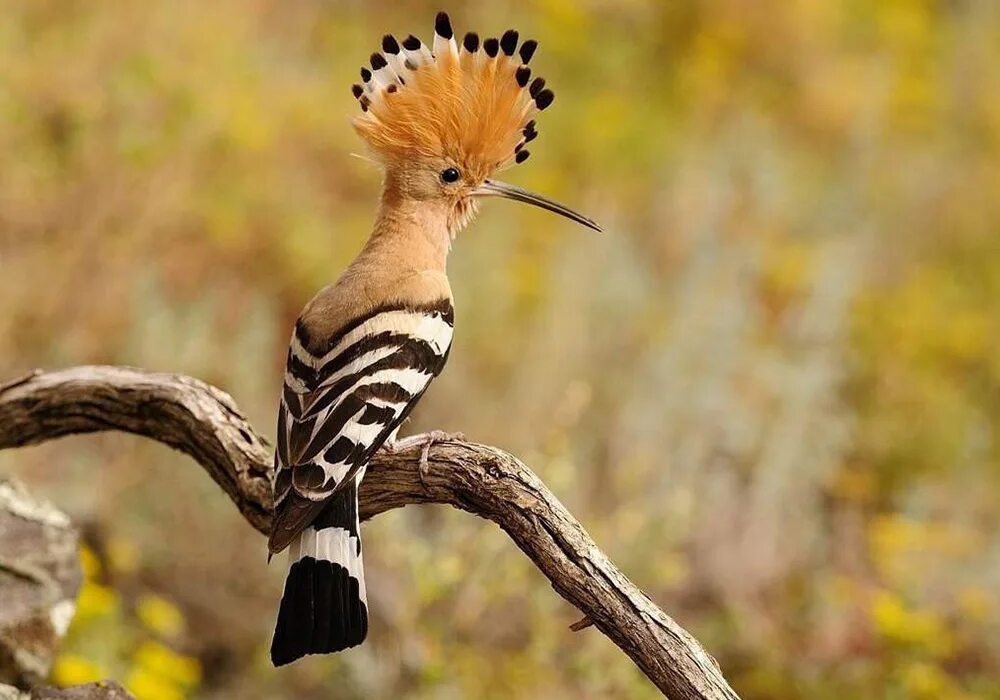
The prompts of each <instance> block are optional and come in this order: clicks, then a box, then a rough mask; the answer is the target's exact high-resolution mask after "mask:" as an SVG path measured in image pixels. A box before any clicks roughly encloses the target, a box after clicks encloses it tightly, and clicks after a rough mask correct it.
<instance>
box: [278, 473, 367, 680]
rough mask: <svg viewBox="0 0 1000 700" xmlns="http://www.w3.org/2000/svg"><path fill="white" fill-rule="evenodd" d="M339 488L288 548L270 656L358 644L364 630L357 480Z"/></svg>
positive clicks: (287, 657)
mask: <svg viewBox="0 0 1000 700" xmlns="http://www.w3.org/2000/svg"><path fill="white" fill-rule="evenodd" d="M363 474H364V472H363V470H362V472H359V475H358V477H356V480H355V482H354V483H351V484H348V485H347V487H345V488H344V489H342V490H340V491H339V492H338V493H337V495H336V496H334V497H333V498H331V499H330V503H329V504H328V505H327V507H326V508H325V509H324V510H323V512H322V513H321V514H320V516H319V517H318V518H317V519H316V520H315V521H314V522H313V524H312V525H310V526H309V527H307V528H306V529H305V530H303V531H302V532H301V533H300V534H299V535H298V536H297V537H296V538H295V539H294V540H293V541H292V544H291V545H290V547H289V556H288V559H289V568H288V576H287V577H286V578H285V592H284V595H283V596H282V598H281V607H280V608H279V609H278V622H277V624H276V625H275V630H274V641H273V643H272V645H271V660H272V661H273V662H274V665H275V666H281V665H283V664H287V663H290V662H292V661H295V660H296V659H298V658H300V657H302V656H304V655H306V654H326V653H331V652H335V651H341V650H342V649H347V648H349V647H353V646H357V645H358V644H360V643H361V642H363V641H364V640H365V636H366V635H367V634H368V596H367V595H366V591H365V575H364V569H363V567H362V563H361V537H360V536H359V531H358V507H357V505H358V500H357V498H358V496H357V493H358V492H357V484H358V483H360V482H361V479H360V477H361V476H363Z"/></svg>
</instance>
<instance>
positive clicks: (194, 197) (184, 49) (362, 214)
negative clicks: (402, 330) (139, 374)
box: [0, 0, 1000, 700]
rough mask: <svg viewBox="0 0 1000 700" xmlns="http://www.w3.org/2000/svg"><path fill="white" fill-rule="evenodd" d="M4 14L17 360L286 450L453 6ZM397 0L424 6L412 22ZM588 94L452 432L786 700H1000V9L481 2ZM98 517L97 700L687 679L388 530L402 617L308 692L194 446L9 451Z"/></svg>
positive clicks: (709, 0)
mask: <svg viewBox="0 0 1000 700" xmlns="http://www.w3.org/2000/svg"><path fill="white" fill-rule="evenodd" d="M373 4H374V3H362V2H333V1H324V2H320V1H318V0H295V1H294V2H289V1H287V0H283V1H278V0H213V1H212V2H204V1H202V0H146V1H143V2H139V1H137V0H127V1H124V2H122V1H121V0H114V1H112V0H94V1H87V2H84V1H83V0H58V1H56V0H4V1H3V2H2V21H0V376H3V377H10V376H14V375H15V374H17V373H19V372H22V371H24V370H26V369H28V368H32V367H36V366H43V367H48V368H57V367H63V366H69V365H74V364H80V363H121V364H128V365H136V366H141V367H146V368H150V369H154V370H169V371H177V372H184V373H190V374H193V375H195V376H198V377H200V378H202V379H205V380H207V381H209V382H212V383H215V384H217V385H219V386H221V387H223V388H224V389H226V390H227V391H229V392H230V393H231V394H232V395H233V396H234V397H235V398H236V400H237V401H238V402H239V404H240V406H241V407H242V408H243V409H244V410H245V411H246V412H247V413H248V415H249V416H250V418H251V419H252V421H253V422H254V423H255V424H256V425H257V426H258V427H259V429H260V430H261V431H262V432H263V433H264V434H266V435H268V436H273V431H274V429H273V423H274V414H275V402H276V397H277V393H278V388H279V385H280V375H281V370H282V362H283V358H284V350H285V344H286V342H287V339H288V336H289V332H290V328H291V325H292V323H293V322H294V319H295V317H296V315H297V313H298V311H299V309H300V308H301V306H302V305H303V304H304V303H305V301H306V300H307V299H308V298H309V297H310V296H311V295H312V294H313V293H314V291H315V290H316V289H317V288H319V287H320V286H322V285H323V284H325V283H327V282H328V281H330V280H332V279H333V278H334V277H335V276H336V275H337V274H338V271H339V270H340V269H341V268H342V267H343V266H344V265H345V264H346V263H347V262H348V261H349V260H350V258H351V257H352V256H353V254H354V253H355V252H356V251H357V250H358V248H359V246H360V245H361V243H362V242H363V240H364V238H365V236H366V233H367V232H368V230H369V226H370V222H371V218H372V211H373V206H374V203H375V200H376V197H377V191H378V187H379V176H378V173H377V172H375V171H374V170H373V169H372V168H371V166H370V165H369V164H367V163H366V162H365V161H363V160H360V159H356V158H352V157H351V154H352V153H354V152H359V151H360V149H361V145H360V143H359V141H358V139H357V138H356V137H355V136H354V135H353V133H352V131H351V128H350V126H349V117H350V115H352V114H353V113H354V110H355V109H356V105H355V103H354V102H353V100H352V98H351V96H350V91H349V87H350V85H351V83H352V82H355V80H356V75H357V70H358V67H359V66H360V65H361V63H362V62H363V61H364V60H365V57H366V56H368V54H369V53H370V52H371V51H372V50H374V49H375V48H376V46H377V42H378V39H379V37H380V36H381V35H382V34H383V33H385V32H393V33H396V34H397V35H403V36H405V35H406V34H407V33H410V32H415V33H420V34H421V35H422V36H424V37H427V36H429V35H430V31H431V27H432V22H433V15H434V12H435V11H436V10H438V9H441V8H440V7H439V6H438V4H431V3H427V2H408V3H392V4H390V3H385V4H384V5H386V7H382V8H376V7H372V5H373ZM390 5H391V7H390ZM446 9H448V10H450V11H451V14H452V17H453V21H454V23H455V25H456V29H457V31H458V32H459V33H464V32H465V31H467V30H470V29H472V30H476V31H478V32H480V34H481V35H489V34H494V33H499V32H501V31H503V30H504V29H506V28H508V27H509V26H516V27H518V28H519V29H520V30H521V31H522V35H523V36H524V35H526V36H532V37H535V38H537V39H539V40H540V42H541V48H540V50H539V53H538V55H537V57H536V58H535V60H534V62H533V67H534V68H535V69H536V72H540V73H541V74H543V75H544V76H545V77H546V78H547V79H548V80H549V83H550V84H551V85H552V86H553V87H554V89H555V92H556V102H555V105H554V107H553V108H552V109H550V110H548V111H547V112H546V113H545V114H544V115H542V117H541V119H540V120H539V122H540V131H541V137H540V138H539V139H538V141H537V142H535V143H534V144H532V151H533V155H534V157H533V158H532V159H531V160H530V161H529V162H528V163H527V164H525V165H524V166H521V167H518V168H516V169H515V170H514V171H512V172H511V173H509V174H508V175H509V177H508V179H510V180H512V181H514V182H516V183H518V184H521V185H523V186H526V187H530V188H532V189H536V190H538V191H541V192H544V193H547V194H549V195H552V196H554V197H556V198H558V199H561V200H563V201H565V202H567V203H570V204H573V205H578V206H579V208H580V209H582V210H583V211H585V212H586V213H588V214H590V215H591V216H593V217H595V218H597V219H598V220H600V221H601V222H602V223H603V224H605V226H606V228H607V230H608V233H607V234H606V235H604V236H603V237H599V236H597V235H594V234H592V233H591V232H589V231H587V230H585V229H582V228H578V227H575V226H574V225H572V224H571V223H568V222H565V221H563V220H561V219H558V218H556V217H553V216H551V215H548V214H546V213H544V212H538V211H534V210H527V209H526V208H524V207H519V206H517V205H515V204H513V203H508V202H490V203H488V204H487V205H486V206H485V207H484V210H483V212H482V215H481V216H480V219H479V221H478V222H477V223H476V224H475V225H474V226H473V227H471V228H470V229H469V230H467V231H466V232H464V233H463V234H462V235H461V236H460V238H459V239H458V241H457V243H456V245H455V248H454V251H453V254H452V257H451V263H450V274H451V276H452V280H453V287H454V290H455V294H456V297H457V302H458V303H457V335H456V341H455V346H454V348H453V352H452V355H451V360H450V364H449V367H448V368H447V371H446V372H445V373H444V375H443V376H442V377H441V378H440V379H439V380H438V381H437V382H436V383H435V385H434V388H433V389H432V390H431V391H430V392H429V394H428V395H427V397H426V398H425V400H424V401H423V403H422V405H421V407H420V409H419V410H418V411H417V412H416V414H415V418H414V420H413V422H412V424H411V428H412V429H413V430H418V429H429V428H441V429H447V430H461V431H464V432H465V433H466V435H468V436H469V437H470V438H472V439H475V440H478V441H482V442H487V443H492V444H496V445H498V446H502V447H504V448H506V449H508V450H510V451H511V452H514V453H515V454H518V455H519V456H521V457H522V458H523V459H524V460H525V461H526V462H527V463H528V464H530V465H532V466H533V467H534V468H535V469H536V470H537V472H538V473H539V474H540V475H541V476H542V477H543V478H544V479H545V480H546V481H547V482H548V484H549V485H550V486H551V487H552V489H553V490H554V491H555V492H556V493H557V494H558V495H559V497H560V498H561V499H562V500H563V501H564V503H566V505H567V506H568V507H569V508H570V509H571V510H572V511H573V512H574V513H576V514H577V516H578V517H579V518H580V519H581V520H582V521H583V523H584V524H585V525H586V527H587V528H588V529H589V531H590V532H591V533H592V534H593V536H594V537H595V538H596V540H597V542H598V543H599V544H600V545H601V546H602V547H603V548H604V549H605V550H606V551H607V553H608V554H609V555H610V556H611V557H612V558H613V559H614V560H615V561H616V562H617V563H618V564H619V565H620V566H621V568H622V569H623V571H624V572H626V574H627V575H628V576H630V577H631V578H632V579H633V580H634V581H635V582H636V583H637V584H639V585H640V586H641V587H642V588H643V589H644V590H645V591H647V592H648V594H649V595H650V596H651V597H652V598H653V599H654V600H655V601H656V602H658V603H659V604H660V605H662V606H663V607H664V608H665V609H666V610H667V611H668V612H669V613H671V614H672V615H674V616H676V618H677V619H678V620H679V621H680V622H681V623H682V624H684V625H685V626H686V627H687V628H689V629H690V630H691V631H692V632H693V633H694V634H695V635H696V636H698V637H699V638H700V639H701V640H702V641H703V642H704V643H705V645H706V646H707V648H708V649H709V650H710V651H711V653H712V654H713V655H715V656H716V657H717V658H718V660H719V662H720V663H721V665H722V667H723V668H724V669H725V671H726V674H727V676H728V678H729V679H730V680H731V682H732V683H733V685H734V686H735V688H736V689H737V690H738V691H739V692H740V693H741V694H742V696H743V697H744V698H746V699H747V700H765V699H775V700H776V699H783V700H784V699H795V698H811V699H813V700H825V699H833V698H838V699H839V698H848V697H849V698H858V699H866V698H891V699H896V698H898V699H904V698H914V699H918V700H920V699H931V698H935V699H938V698H940V699H943V700H971V699H973V698H976V699H979V698H983V699H989V698H1000V681H998V677H1000V632H998V630H1000V596H998V592H1000V536H998V527H1000V488H998V487H1000V454H998V444H997V428H998V422H1000V391H998V389H1000V315H998V311H997V300H998V299H1000V4H998V3H996V2H993V1H992V0H980V1H976V0H949V1H946V0H936V1H935V0H909V1H908V0H884V1H880V2H866V1H862V0H848V1H845V2H839V1H833V0H829V1H825V2H824V1H819V0H763V1H757V2H753V3H748V2H743V1H742V0H698V1H695V0H677V1H671V2H655V1H653V0H628V1H626V2H620V1H617V2H610V1H608V0H583V1H582V2H581V1H577V0H572V1H571V0H537V1H536V2H530V3H523V2H511V1H504V0H499V1H497V2H491V3H459V2H454V3H451V4H450V5H449V6H448V7H447V8H446ZM0 470H2V471H3V472H4V473H12V474H16V475H18V476H19V477H20V478H22V479H23V480H24V481H26V482H27V483H28V484H29V486H30V488H31V489H32V490H33V491H34V492H35V493H36V494H39V495H44V496H46V497H48V498H50V499H51V500H53V501H54V502H55V503H57V504H58V505H59V506H60V507H61V508H63V509H64V510H66V511H68V512H69V513H71V514H72V515H73V516H74V517H75V519H76V520H77V522H79V523H81V524H82V525H83V526H84V528H85V532H86V541H87V546H86V548H85V549H84V552H83V554H82V556H83V561H84V564H85V569H86V572H87V581H86V584H85V586H84V588H83V591H82V593H81V597H80V604H79V613H78V615H77V618H76V620H75V621H74V623H73V626H72V630H71V634H70V638H69V639H68V640H67V643H66V645H65V651H64V654H63V656H62V657H61V658H60V660H59V662H58V663H57V664H56V667H55V669H54V672H53V675H54V681H55V682H57V683H77V682H83V681H87V680H90V679H92V678H104V677H112V678H116V679H119V680H121V681H123V682H124V683H125V684H126V685H128V686H129V687H130V688H131V689H132V690H133V692H135V693H136V695H137V696H138V697H139V698H140V700H173V699H175V698H182V697H194V698H292V697H296V698H313V697H315V698H399V697H407V698H427V699H451V698H463V697H469V698H539V697H552V698H651V697H655V696H656V693H655V691H654V689H653V687H652V686H651V685H650V684H649V683H648V682H647V681H646V680H645V679H644V678H643V677H642V676H641V675H640V673H639V672H638V671H637V670H636V669H635V668H634V667H633V666H632V664H631V663H630V662H629V661H628V659H627V658H626V657H625V656H624V655H622V654H621V653H620V652H619V651H618V650H617V649H616V648H615V647H613V646H612V645H611V643H610V642H608V641H607V640H605V639H604V638H603V637H602V636H601V635H600V634H599V633H598V632H596V631H595V630H593V629H591V630H587V631H584V632H579V633H572V632H569V631H568V630H567V626H568V625H569V624H570V623H572V622H573V621H575V620H576V619H577V618H578V613H577V612H576V611H575V610H573V609H572V608H571V607H570V606H569V605H568V604H566V603H565V602H563V601H562V600H561V599H560V598H559V597H558V596H557V595H556V594H555V593H554V592H553V591H552V590H551V588H550V587H549V585H548V584H547V582H546V581H545V579H544V578H543V577H542V576H541V575H540V574H539V573H538V572H537V571H535V570H534V569H533V568H532V566H531V565H530V564H529V563H528V562H527V561H526V559H525V558H524V557H523V556H522V555H521V554H520V553H519V552H518V551H517V550H516V549H515V548H514V547H513V546H512V545H511V543H510V542H509V541H508V540H507V539H506V538H505V536H504V535H503V534H502V533H501V532H500V531H499V530H498V529H497V528H496V527H494V526H493V525H491V524H490V523H487V522H484V521H480V520H477V519H475V518H471V517H469V516H468V515H465V514H461V513H457V512H452V511H450V510H448V509H444V508H432V507H426V508H417V507H413V508H407V509H405V510H403V511H397V512H393V513H390V514H388V515H385V516H383V517H380V518H378V519H377V520H376V521H374V522H372V523H370V524H368V525H367V526H366V528H365V531H364V536H365V538H366V549H365V554H366V564H367V570H368V580H369V582H370V584H369V591H370V593H369V595H370V597H371V607H372V613H373V617H374V622H373V629H372V633H371V635H370V639H369V641H368V643H367V644H366V645H365V646H363V647H361V648H359V649H357V650H354V651H351V652H350V653H346V654H342V655H339V656H335V657H328V658H313V659H310V660H308V661H304V662H301V663H298V664H296V665H294V666H292V667H291V668H286V669H281V670H274V669H272V668H271V667H270V666H269V663H268V662H267V659H266V648H267V645H268V643H269V639H270V633H271V625H272V622H273V616H274V612H275V606H276V602H277V599H278V597H279V595H280V587H281V577H282V568H283V567H281V566H277V565H275V566H271V567H267V566H265V555H264V543H263V540H262V539H261V538H260V537H259V536H258V535H257V534H256V533H254V532H253V531H252V530H251V529H250V528H249V527H248V526H247V525H246V524H245V523H244V522H243V521H242V520H241V519H240V517H239V515H238V514H237V511H236V509H235V508H234V507H233V506H232V504H231V503H229V502H228V500H227V499H226V497H225V496H224V495H223V494H222V492H221V491H220V490H219V489H218V488H217V487H216V486H215V485H214V484H213V483H212V482H211V481H210V480H209V478H208V477H207V476H206V475H205V474H204V473H203V472H202V471H201V470H200V469H199V468H198V467H197V466H196V465H195V464H193V463H192V462H191V461H190V460H189V459H187V458H185V457H183V456H181V455H179V454H177V453H174V452H172V451H170V450H169V449H167V448H165V447H162V446H159V445H156V444H153V443H151V442H148V441H143V440H141V439H138V438H134V437H130V436H122V435H114V434H109V435H100V436H91V437H83V438H73V439H66V440H63V441H60V442H58V443H53V444H48V445H43V446H40V447H37V448H32V449H26V450H20V451H14V452H3V453H0Z"/></svg>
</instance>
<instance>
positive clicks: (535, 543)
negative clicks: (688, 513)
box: [0, 366, 738, 700]
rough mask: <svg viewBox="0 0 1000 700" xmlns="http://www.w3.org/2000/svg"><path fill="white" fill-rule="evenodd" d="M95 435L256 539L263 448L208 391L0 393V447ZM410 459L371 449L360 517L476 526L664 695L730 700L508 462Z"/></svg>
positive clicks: (661, 619) (470, 455)
mask: <svg viewBox="0 0 1000 700" xmlns="http://www.w3.org/2000/svg"><path fill="white" fill-rule="evenodd" d="M99 430H123V431H126V432H131V433H136V434H138V435H145V436H146V437H149V438H152V439H154V440H158V441H160V442H163V443H165V444H167V445H170V446H171V447H174V448H176V449H178V450H180V451H182V452H184V453H186V454H188V455H190V456H191V457H193V458H194V459H195V460H196V461H197V462H198V463H199V464H201V465H202V466H203V467H204V468H205V470H206V471H207V472H208V473H209V475H210V476H211V477H212V478H213V479H214V480H215V481H216V482H217V483H218V484H219V486H221V487H222V489H223V490H224V491H225V492H226V493H227V494H228V495H229V497H230V498H231V499H232V500H233V502H234V503H235V504H236V506H237V507H238V508H239V509H240V512H241V513H242V514H243V515H244V517H245V518H246V519H247V520H248V521H249V522H250V524H251V525H253V526H254V527H255V528H257V530H259V531H260V532H262V533H265V534H266V533H267V532H268V528H269V524H270V513H271V485H270V476H271V451H270V449H269V448H268V446H267V442H266V441H265V440H264V439H263V438H261V437H260V436H259V435H258V434H257V433H256V431H254V429H253V428H252V427H251V426H250V425H249V423H247V421H246V419H245V418H244V417H243V416H242V414H241V413H240V412H239V409H238V408H237V407H236V404H235V402H234V401H233V399H232V398H231V397H230V396H229V395H228V394H226V393H225V392H223V391H221V390H220V389H217V388H216V387H213V386H210V385H208V384H205V383H204V382H201V381H199V380H197V379H193V378H191V377H185V376H182V375H176V374H157V373H152V372H146V371H143V370H138V369H131V368H126V367H100V366H93V367H75V368H72V369H67V370H62V371H58V372H38V373H33V374H29V375H26V376H25V377H22V378H19V379H18V380H17V381H14V382H10V383H8V384H7V385H2V386H0V449H3V448H7V447H20V446H24V445H32V444H37V443H40V442H43V441H45V440H51V439H53V438H57V437H60V436H63V435H70V434H73V433H88V432H95V431H99ZM417 457H418V450H413V451H412V452H410V453H402V454H389V453H386V452H384V451H383V452H379V453H378V455H377V456H376V457H375V459H374V460H373V461H372V463H371V464H370V465H369V467H368V471H367V474H366V476H365V480H364V482H363V483H362V486H361V494H360V503H361V517H362V519H368V518H371V517H373V516H375V515H378V514H379V513H382V512H384V511H387V510H391V509H393V508H399V507H402V506H405V505H407V504H411V503H447V504H449V505H451V506H454V507H456V508H459V509H461V510H464V511H468V512H470V513H473V514H475V515H478V516H481V517H484V518H488V519H490V520H492V521H493V522H495V523H497V524H498V525H499V526H500V527H501V528H503V530H504V531H505V532H506V533H507V534H508V535H509V536H510V538H511V539H512V540H514V543H515V544H516V545H517V546H518V547H519V548H520V549H521V551H523V552H524V553H525V554H526V555H527V556H528V557H529V558H530V559H531V561H532V562H534V564H535V566H537V567H538V568H539V569H540V570H541V571H542V573H543V574H545V576H546V577H548V579H549V581H550V582H551V583H552V587H553V588H554V589H555V590H556V591H557V592H558V593H559V594H560V595H561V596H562V597H563V598H565V599H566V600H567V601H569V602H570V603H572V604H573V605H575V606H576V607H577V608H579V610H580V611H581V612H582V613H583V614H584V615H585V619H586V620H589V621H590V622H592V623H593V624H594V625H595V626H596V627H597V628H598V629H599V630H600V631H601V632H603V633H604V634H605V635H607V636H608V637H609V638H610V639H611V640H612V641H613V642H614V643H615V644H617V645H618V646H619V647H620V648H621V649H622V651H624V652H625V653H626V654H628V656H629V657H630V658H631V659H632V660H633V661H634V662H635V663H636V665H638V666H639V668H640V669H642V671H643V673H645V674H646V676H648V677H649V679H650V680H651V681H652V682H653V683H654V684H655V685H656V686H657V688H659V689H660V690H661V691H663V693H664V694H666V695H668V696H669V697H671V698H675V699H676V700H689V699H690V700H721V699H728V700H733V699H736V698H738V696H737V695H736V693H735V692H734V691H733V690H732V689H731V688H730V687H729V685H728V684H727V683H726V681H725V679H724V678H723V677H722V674H721V673H720V671H719V668H718V666H717V664H716V663H715V661H714V659H712V658H711V657H710V656H709V655H708V654H707V653H706V652H705V650H704V649H703V648H702V647H701V645H700V644H699V643H698V642H697V641H696V640H695V639H694V638H693V637H692V636H691V635H690V634H688V633H687V632H686V631H685V630H684V629H683V628H681V626H680V625H678V624H677V623H676V622H675V621H674V620H673V619H671V618H670V617H669V616H668V615H667V614H666V613H664V612H663V611H662V610H660V608H658V607H657V606H656V605H655V604H654V603H653V602H652V601H651V600H650V599H649V598H648V597H647V596H646V595H645V594H644V593H643V592H642V591H640V590H639V589H638V588H636V586H635V585H634V584H633V583H632V582H631V581H629V580H628V579H627V578H626V577H625V575H624V574H622V573H621V572H620V571H619V570H618V568H617V567H615V565H614V564H613V563H612V562H611V561H610V560H609V559H608V558H607V556H605V555H604V553H603V552H601V550H600V549H598V548H597V545H596V544H594V541H593V540H592V539H591V538H590V536H589V535H588V534H587V532H586V531H585V530H584V529H583V527H582V526H581V525H580V523H579V522H577V520H576V519H575V518H574V517H573V516H572V515H571V514H570V513H569V511H567V510H566V508H565V507H563V505H562V504H561V503H560V502H559V501H558V499H556V497H555V496H554V495H553V494H552V493H551V492H550V491H549V490H548V488H546V486H545V484H543V483H542V481H541V480H540V479H539V478H538V477H537V476H536V475H535V474H534V473H533V472H532V471H531V470H530V469H528V468H527V467H526V466H525V465H524V464H522V463H521V462H520V461H519V460H518V459H517V458H515V457H513V456H511V455H509V454H507V453H506V452H503V451H501V450H498V449H496V448H494V447H488V446H486V445H478V444H474V443H466V442H445V443H439V444H435V445H434V447H433V449H432V450H431V452H430V460H429V465H428V469H427V472H426V474H425V475H424V477H423V479H421V476H420V473H419V468H418V465H417ZM582 622H583V621H581V623H582ZM581 623H577V624H578V625H579V624H581ZM581 629H582V627H581Z"/></svg>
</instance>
